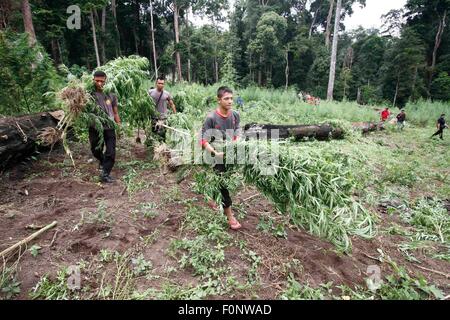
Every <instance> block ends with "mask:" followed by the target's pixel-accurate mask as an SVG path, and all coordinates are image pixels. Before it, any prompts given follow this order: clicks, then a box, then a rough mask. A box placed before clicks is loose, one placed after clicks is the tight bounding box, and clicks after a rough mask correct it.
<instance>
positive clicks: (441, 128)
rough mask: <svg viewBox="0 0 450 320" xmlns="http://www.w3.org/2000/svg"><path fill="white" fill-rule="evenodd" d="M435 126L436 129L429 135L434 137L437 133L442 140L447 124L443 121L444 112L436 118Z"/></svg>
mask: <svg viewBox="0 0 450 320" xmlns="http://www.w3.org/2000/svg"><path fill="white" fill-rule="evenodd" d="M436 127H437V128H438V131H437V132H436V133H435V134H433V135H432V136H431V137H432V138H433V137H435V136H437V135H439V137H440V138H441V140H444V129H445V128H448V125H447V124H446V123H445V114H441V117H440V118H439V119H438V121H437V123H436Z"/></svg>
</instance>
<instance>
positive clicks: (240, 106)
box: [236, 95, 244, 109]
mask: <svg viewBox="0 0 450 320" xmlns="http://www.w3.org/2000/svg"><path fill="white" fill-rule="evenodd" d="M236 103H237V105H238V106H239V108H241V109H242V108H243V107H244V99H242V97H241V96H240V95H238V97H237V99H236Z"/></svg>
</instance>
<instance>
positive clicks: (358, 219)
mask: <svg viewBox="0 0 450 320" xmlns="http://www.w3.org/2000/svg"><path fill="white" fill-rule="evenodd" d="M234 146H235V147H236V148H244V149H245V150H246V152H245V154H246V157H247V158H246V161H245V164H241V165H228V166H227V167H228V171H227V173H225V174H222V175H217V174H215V173H213V172H211V171H205V172H206V173H205V172H204V173H199V174H197V175H196V176H195V178H196V188H197V191H199V192H201V193H203V194H206V195H207V196H208V197H209V198H211V199H215V200H216V201H219V199H221V198H220V194H219V189H218V187H220V186H221V185H225V186H228V187H230V189H231V190H232V191H233V190H236V189H237V187H238V186H239V185H240V184H242V181H243V180H244V181H245V183H246V184H249V185H253V186H255V187H256V188H257V189H258V190H259V191H260V192H261V193H262V194H263V195H265V196H266V197H267V198H268V199H269V200H270V201H271V202H272V203H273V204H274V205H275V207H276V209H277V210H278V211H279V212H281V213H284V214H289V215H290V219H291V221H292V223H293V224H295V225H297V226H299V227H301V228H304V229H305V230H307V231H308V232H309V233H311V234H313V235H316V236H319V237H321V238H324V239H327V240H328V241H330V242H331V243H333V244H334V245H335V246H336V247H337V249H338V250H339V251H343V252H349V251H351V239H350V238H351V236H360V237H363V238H371V237H373V236H374V235H375V225H374V217H373V216H372V214H371V213H370V212H368V211H367V210H366V209H365V208H364V207H363V206H362V205H361V204H360V203H358V202H357V201H356V200H355V199H354V197H353V195H354V192H355V190H357V189H358V186H359V184H360V183H361V181H360V180H359V179H358V175H357V172H358V168H359V166H361V162H360V160H358V159H357V158H356V157H352V156H351V155H349V154H345V153H342V152H340V151H338V150H337V149H333V148H329V147H327V146H325V147H320V148H310V147H298V146H296V145H294V144H286V143H284V144H279V143H275V142H272V143H268V142H261V141H243V142H238V143H235V144H234ZM227 150H230V149H227ZM274 156H275V157H274ZM225 157H226V156H225ZM274 160H275V161H274ZM242 177H243V179H242ZM219 203H220V202H219Z"/></svg>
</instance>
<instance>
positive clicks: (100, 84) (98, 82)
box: [94, 77, 106, 91]
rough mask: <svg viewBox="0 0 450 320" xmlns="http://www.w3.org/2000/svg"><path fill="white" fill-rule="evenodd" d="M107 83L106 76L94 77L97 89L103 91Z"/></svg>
mask: <svg viewBox="0 0 450 320" xmlns="http://www.w3.org/2000/svg"><path fill="white" fill-rule="evenodd" d="M105 83H106V77H94V84H95V88H96V89H97V90H100V91H103V87H104V86H105Z"/></svg>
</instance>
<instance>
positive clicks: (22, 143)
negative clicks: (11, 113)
mask: <svg viewBox="0 0 450 320" xmlns="http://www.w3.org/2000/svg"><path fill="white" fill-rule="evenodd" d="M61 114H63V113H62V111H55V112H40V113H35V114H29V115H24V116H19V117H6V118H1V119H0V169H4V168H5V167H7V166H8V165H9V164H12V163H17V162H18V161H20V160H21V159H23V158H25V157H27V156H30V155H32V154H33V153H34V152H36V151H37V150H42V149H45V148H47V149H48V146H47V147H44V146H42V145H41V144H39V138H38V135H39V134H40V133H41V132H42V130H44V129H46V128H53V129H55V128H56V125H57V124H58V122H59V119H61Z"/></svg>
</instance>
